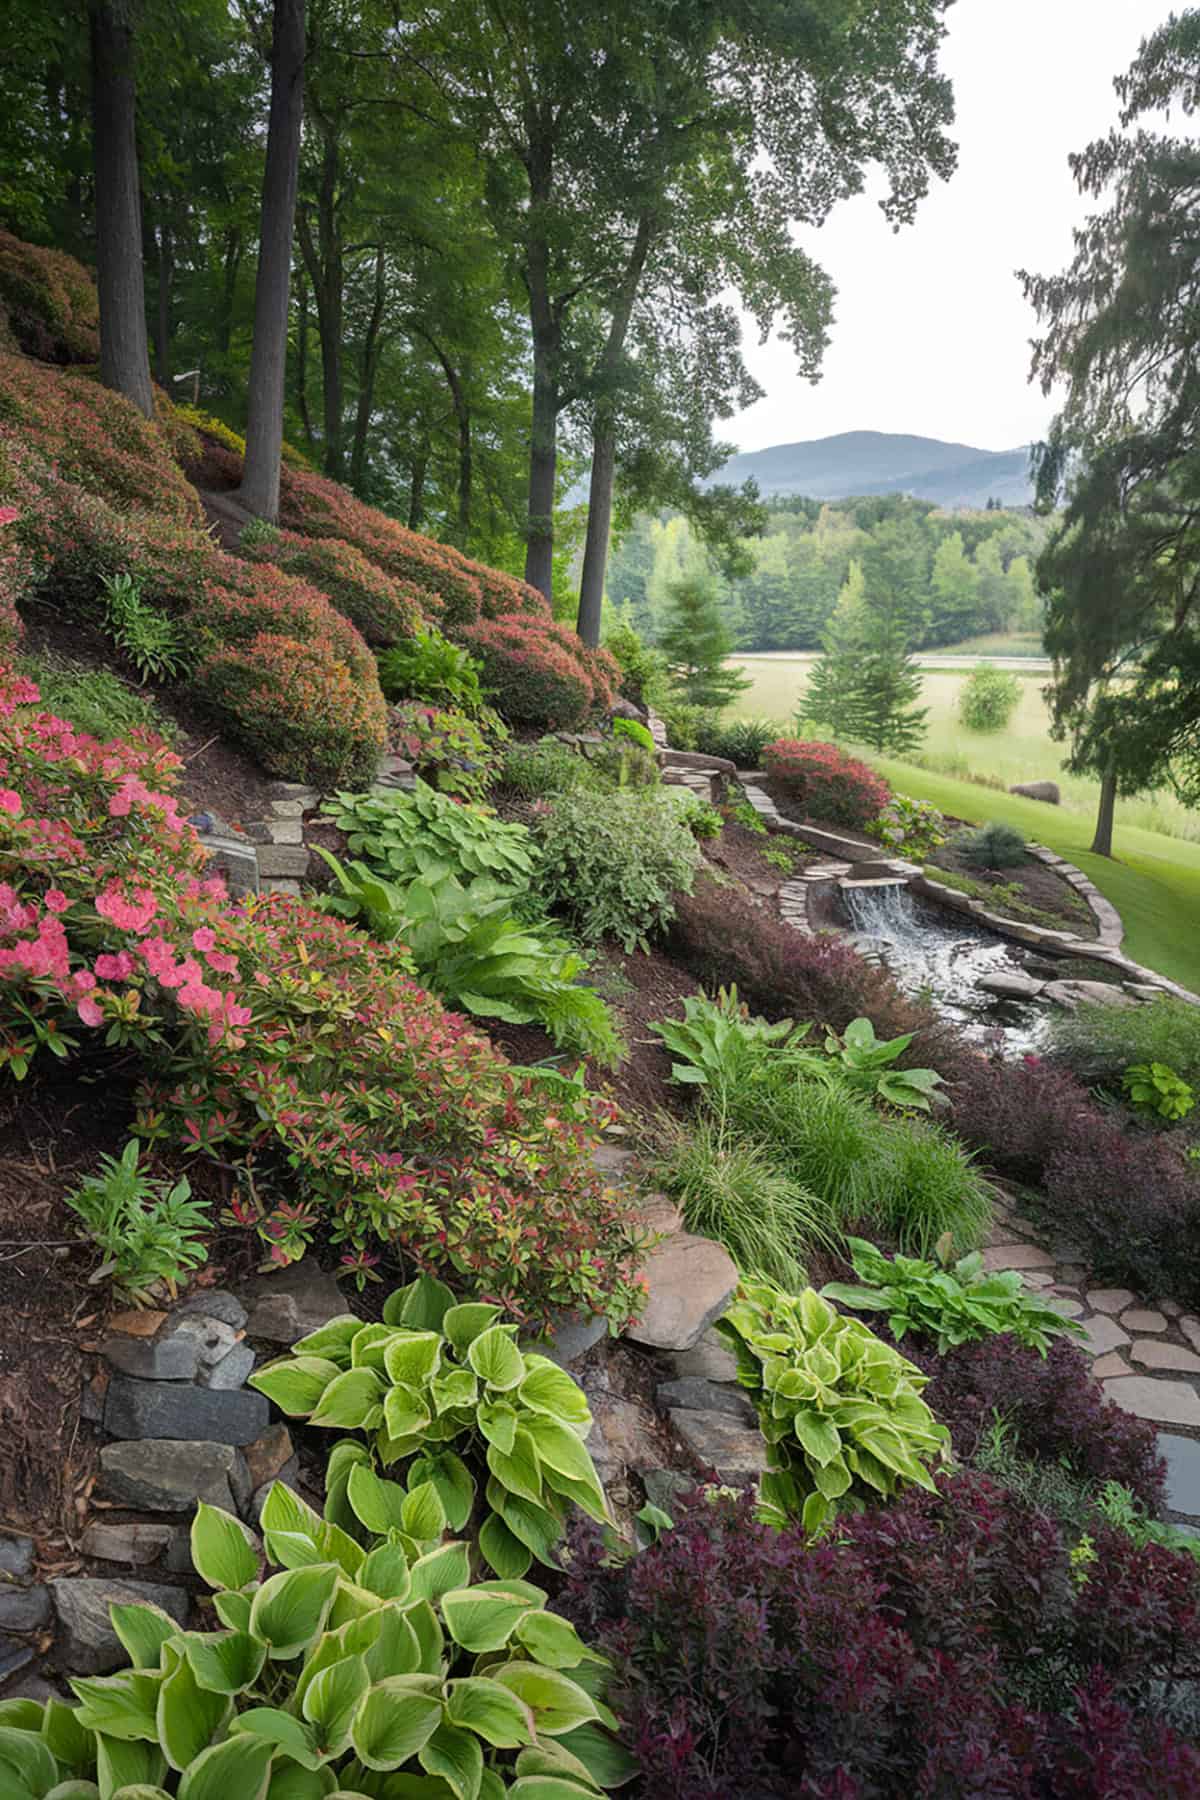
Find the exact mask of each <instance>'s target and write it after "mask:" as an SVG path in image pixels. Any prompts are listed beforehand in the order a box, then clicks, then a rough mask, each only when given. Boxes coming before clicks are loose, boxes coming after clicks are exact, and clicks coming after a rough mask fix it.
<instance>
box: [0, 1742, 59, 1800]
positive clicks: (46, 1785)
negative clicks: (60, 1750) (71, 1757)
mask: <svg viewBox="0 0 1200 1800" xmlns="http://www.w3.org/2000/svg"><path fill="white" fill-rule="evenodd" d="M57 1780H58V1764H57V1763H56V1762H55V1760H54V1758H53V1756H52V1755H51V1754H50V1750H49V1747H48V1746H47V1745H46V1744H45V1743H43V1741H42V1739H41V1737H40V1736H39V1734H38V1733H37V1732H36V1731H21V1730H18V1729H17V1727H15V1726H12V1725H0V1793H2V1794H4V1795H5V1800H7V1797H8V1796H9V1795H11V1796H12V1800H26V1797H27V1796H29V1797H31V1800H44V1797H45V1795H46V1794H48V1793H49V1792H50V1789H51V1788H52V1787H53V1786H54V1784H55V1782H56V1781H57Z"/></svg>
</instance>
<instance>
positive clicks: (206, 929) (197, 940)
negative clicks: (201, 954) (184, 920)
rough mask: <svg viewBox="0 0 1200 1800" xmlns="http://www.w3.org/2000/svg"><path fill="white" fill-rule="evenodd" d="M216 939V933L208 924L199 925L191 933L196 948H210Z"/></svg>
mask: <svg viewBox="0 0 1200 1800" xmlns="http://www.w3.org/2000/svg"><path fill="white" fill-rule="evenodd" d="M216 941H217V934H216V932H215V931H213V930H212V928H211V927H210V926H208V925H201V926H199V927H198V928H197V930H195V931H193V933H192V943H193V945H194V946H195V948H196V949H197V950H211V949H212V947H213V945H214V944H215V943H216Z"/></svg>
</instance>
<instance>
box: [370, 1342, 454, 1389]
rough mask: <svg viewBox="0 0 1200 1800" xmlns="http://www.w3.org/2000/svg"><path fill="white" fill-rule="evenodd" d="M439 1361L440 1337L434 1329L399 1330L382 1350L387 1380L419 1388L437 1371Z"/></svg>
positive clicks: (430, 1379) (440, 1353) (425, 1385)
mask: <svg viewBox="0 0 1200 1800" xmlns="http://www.w3.org/2000/svg"><path fill="white" fill-rule="evenodd" d="M441 1361H442V1339H441V1335H440V1333H439V1332H437V1331H402V1332H399V1333H398V1334H397V1335H396V1336H394V1337H393V1338H392V1341H391V1343H390V1344H389V1345H388V1347H387V1350H386V1351H385V1353H384V1358H383V1366H384V1368H385V1369H386V1370H387V1373H388V1380H389V1381H394V1382H399V1383H400V1384H401V1385H402V1386H404V1387H412V1388H417V1389H418V1390H420V1389H421V1388H424V1387H427V1386H428V1385H429V1383H430V1382H431V1381H432V1380H433V1378H434V1376H435V1375H436V1374H437V1372H438V1369H439V1368H440V1366H441Z"/></svg>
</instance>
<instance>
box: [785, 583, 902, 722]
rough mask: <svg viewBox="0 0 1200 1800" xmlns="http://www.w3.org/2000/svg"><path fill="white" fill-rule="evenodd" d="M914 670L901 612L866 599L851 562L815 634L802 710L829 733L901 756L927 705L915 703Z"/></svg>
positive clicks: (881, 600) (885, 598) (880, 598)
mask: <svg viewBox="0 0 1200 1800" xmlns="http://www.w3.org/2000/svg"><path fill="white" fill-rule="evenodd" d="M920 696H921V671H920V669H919V668H918V666H917V664H916V663H915V662H914V661H913V659H912V657H911V656H910V655H909V653H908V635H907V632H906V630H905V626H904V620H903V617H902V616H901V609H900V608H899V607H898V606H896V605H895V604H893V602H892V597H891V595H890V594H882V595H879V594H875V595H873V594H871V593H870V592H869V591H868V589H867V586H866V582H865V580H864V578H863V572H862V569H861V568H860V567H859V565H858V564H857V563H851V565H850V569H849V573H848V574H847V576H846V580H845V581H844V583H843V584H842V591H841V593H840V594H839V595H838V603H837V606H836V607H835V608H834V611H833V615H832V617H831V618H830V621H829V624H828V625H827V626H826V628H825V632H824V635H823V637H822V653H821V655H820V657H819V658H818V659H817V661H816V663H815V664H814V665H813V670H812V674H811V675H810V677H809V681H808V687H807V689H806V691H805V695H804V699H803V702H802V706H801V711H802V713H803V715H804V717H806V718H809V719H812V720H813V721H814V722H815V723H816V724H818V725H823V726H825V727H826V728H827V729H828V730H829V731H830V732H831V733H832V734H833V735H834V736H836V737H837V738H840V739H849V740H850V741H852V742H855V743H863V744H870V745H871V747H872V749H874V750H879V751H883V750H887V751H890V752H891V753H892V755H894V756H905V755H908V754H909V753H910V752H911V751H913V750H915V749H916V747H917V745H918V744H919V743H920V742H921V739H922V738H923V737H924V735H925V720H926V718H927V716H928V708H927V707H922V706H918V705H917V701H918V700H919V699H920Z"/></svg>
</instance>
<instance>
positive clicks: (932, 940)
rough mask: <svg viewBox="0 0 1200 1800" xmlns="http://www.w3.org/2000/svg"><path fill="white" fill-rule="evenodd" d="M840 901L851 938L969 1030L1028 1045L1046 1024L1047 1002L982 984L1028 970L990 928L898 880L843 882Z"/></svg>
mask: <svg viewBox="0 0 1200 1800" xmlns="http://www.w3.org/2000/svg"><path fill="white" fill-rule="evenodd" d="M841 892H842V902H843V905H844V906H845V909H846V913H847V915H848V917H849V920H850V925H851V942H852V943H853V944H854V945H855V947H856V948H857V949H858V950H861V951H862V952H863V953H864V954H866V955H869V956H870V955H874V956H877V957H878V958H879V960H880V961H881V962H883V963H886V965H887V967H888V968H889V969H890V970H891V972H892V974H893V975H894V976H895V977H896V980H897V982H898V983H899V985H900V986H901V987H902V988H903V989H904V991H905V992H906V993H908V994H919V993H923V992H924V993H927V994H928V995H929V997H930V999H931V1000H932V1001H933V1003H934V1005H935V1006H936V1007H937V1009H938V1011H939V1012H942V1013H944V1014H945V1015H946V1016H947V1017H948V1018H951V1019H954V1020H956V1021H957V1022H958V1023H959V1025H960V1026H961V1027H962V1029H963V1031H964V1033H965V1034H966V1036H967V1037H970V1038H974V1039H976V1040H991V1041H993V1042H995V1041H997V1039H998V1038H999V1039H1000V1040H1002V1042H1003V1045H1004V1048H1005V1049H1007V1050H1010V1051H1022V1050H1031V1049H1033V1048H1034V1047H1035V1046H1036V1045H1038V1044H1039V1043H1040V1042H1041V1041H1042V1039H1043V1037H1044V1035H1045V1031H1046V1013H1045V1009H1044V1008H1043V1007H1039V1006H1038V1005H1037V1004H1036V1003H1035V1002H1033V1001H1028V1000H1007V999H1000V998H998V997H997V996H996V995H995V994H987V993H984V992H983V990H982V989H981V988H980V987H979V986H978V985H977V984H978V981H979V977H980V976H981V975H997V974H1023V973H1024V972H1025V971H1024V969H1023V967H1022V964H1021V962H1020V953H1019V950H1018V947H1017V945H1015V944H1012V943H1010V942H1009V941H1008V940H1007V939H1006V938H1002V937H997V936H996V935H995V933H994V932H991V931H988V930H987V929H986V927H984V926H982V925H977V924H976V923H975V922H974V921H973V920H971V919H966V918H962V917H960V916H959V915H958V914H956V913H949V912H944V911H943V910H942V909H941V908H940V907H937V906H934V905H932V904H930V903H929V902H928V901H925V900H922V899H920V898H919V897H918V896H917V895H915V894H913V893H912V892H910V890H909V889H908V887H907V886H906V885H905V884H904V883H903V882H901V881H897V882H889V883H887V884H880V885H878V886H875V885H872V886H870V887H846V888H843V889H842V890H841Z"/></svg>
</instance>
